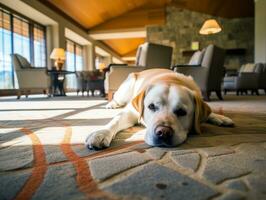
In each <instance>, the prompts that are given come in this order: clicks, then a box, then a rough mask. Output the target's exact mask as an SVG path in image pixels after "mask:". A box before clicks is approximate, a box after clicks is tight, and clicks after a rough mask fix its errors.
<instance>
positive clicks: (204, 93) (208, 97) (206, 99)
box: [202, 91, 211, 101]
mask: <svg viewBox="0 0 266 200" xmlns="http://www.w3.org/2000/svg"><path fill="white" fill-rule="evenodd" d="M202 95H203V99H204V100H205V101H210V95H211V92H206V91H204V92H202Z"/></svg>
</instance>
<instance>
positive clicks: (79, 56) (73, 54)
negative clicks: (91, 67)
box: [66, 40, 83, 71]
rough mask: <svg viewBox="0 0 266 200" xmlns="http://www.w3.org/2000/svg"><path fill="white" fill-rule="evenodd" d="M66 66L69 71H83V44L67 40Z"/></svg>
mask: <svg viewBox="0 0 266 200" xmlns="http://www.w3.org/2000/svg"><path fill="white" fill-rule="evenodd" d="M66 57H67V60H66V68H67V70H69V71H82V69H83V49H82V46H81V45H79V44H77V43H75V42H72V41H70V40H67V41H66Z"/></svg>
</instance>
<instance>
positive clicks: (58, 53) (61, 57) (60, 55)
mask: <svg viewBox="0 0 266 200" xmlns="http://www.w3.org/2000/svg"><path fill="white" fill-rule="evenodd" d="M50 58H51V59H53V60H55V66H56V68H57V70H62V68H63V64H64V62H65V60H66V55H65V50H64V49H62V48H54V49H53V51H52V53H51V55H50Z"/></svg>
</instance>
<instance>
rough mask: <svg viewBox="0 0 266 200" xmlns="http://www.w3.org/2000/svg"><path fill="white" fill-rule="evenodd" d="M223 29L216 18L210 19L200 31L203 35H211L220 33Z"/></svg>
mask: <svg viewBox="0 0 266 200" xmlns="http://www.w3.org/2000/svg"><path fill="white" fill-rule="evenodd" d="M221 30H222V28H221V26H220V25H219V24H218V22H217V21H216V20H215V19H208V20H206V21H205V22H204V24H203V25H202V27H201V29H200V31H199V33H200V34H202V35H210V34H215V33H219V32H220V31H221Z"/></svg>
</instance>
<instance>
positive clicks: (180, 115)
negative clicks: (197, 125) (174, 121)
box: [174, 108, 187, 117]
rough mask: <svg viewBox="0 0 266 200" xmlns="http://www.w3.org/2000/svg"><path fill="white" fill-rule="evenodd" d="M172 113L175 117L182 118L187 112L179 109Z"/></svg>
mask: <svg viewBox="0 0 266 200" xmlns="http://www.w3.org/2000/svg"><path fill="white" fill-rule="evenodd" d="M174 113H175V115H176V116H177V117H182V116H185V115H186V114H187V111H185V110H184V109H182V108H179V109H176V110H175V111H174Z"/></svg>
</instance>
